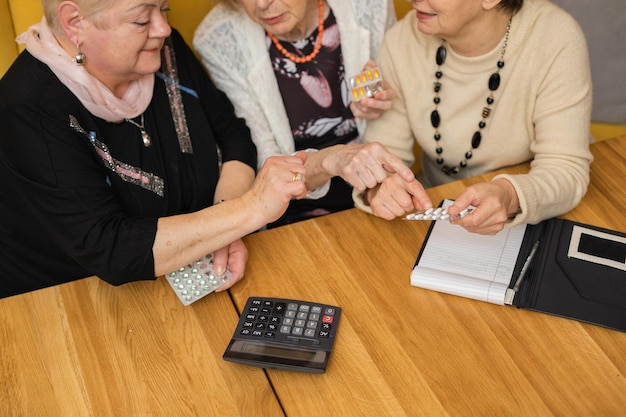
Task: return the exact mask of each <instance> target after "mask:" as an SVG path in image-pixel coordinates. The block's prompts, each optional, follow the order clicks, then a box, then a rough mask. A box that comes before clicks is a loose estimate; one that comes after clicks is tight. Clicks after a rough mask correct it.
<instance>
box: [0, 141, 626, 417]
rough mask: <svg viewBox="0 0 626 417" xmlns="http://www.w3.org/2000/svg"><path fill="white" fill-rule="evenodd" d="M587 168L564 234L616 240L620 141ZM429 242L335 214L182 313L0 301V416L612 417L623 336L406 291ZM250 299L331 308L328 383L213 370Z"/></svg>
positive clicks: (91, 295)
mask: <svg viewBox="0 0 626 417" xmlns="http://www.w3.org/2000/svg"><path fill="white" fill-rule="evenodd" d="M592 150H593V153H594V156H595V161H594V163H593V164H592V170H591V186H590V187H589V191H588V193H587V195H586V197H585V198H584V200H583V202H582V203H581V204H580V205H579V206H578V207H577V208H576V209H574V210H573V211H572V212H570V213H567V214H566V215H565V216H564V217H566V218H568V219H571V220H577V221H581V222H585V223H590V224H595V225H597V226H601V227H607V228H612V229H616V230H620V231H623V232H626V222H625V221H624V213H625V212H626V193H624V190H625V188H624V178H626V136H624V137H621V138H616V139H610V140H607V141H603V142H600V143H597V144H594V145H593V147H592ZM527 169H528V166H527V165H522V166H517V167H512V168H508V169H507V170H506V171H507V172H525V171H526V170H527ZM493 175H495V173H491V174H489V175H485V176H482V177H479V178H473V179H469V180H465V181H462V182H455V183H451V184H448V185H445V186H441V187H436V188H432V189H430V190H429V194H430V195H431V197H432V199H433V201H438V200H440V199H443V198H455V197H456V196H457V195H458V194H459V193H460V192H461V191H462V190H463V188H464V187H465V186H466V185H468V184H470V183H473V182H476V181H479V180H485V179H489V178H491V177H492V176H493ZM428 226H429V224H428V222H405V221H401V220H394V221H386V220H382V219H379V218H376V217H374V216H371V215H368V214H366V213H363V212H360V211H358V210H348V211H344V212H341V213H337V214H333V215H329V216H324V217H320V218H317V219H314V220H309V221H305V222H301V223H296V224H293V225H290V226H286V227H282V228H278V229H273V230H268V231H263V232H259V233H256V234H253V235H250V236H248V237H246V238H245V242H246V244H247V245H248V248H249V252H250V259H249V263H248V266H247V270H246V277H245V279H244V280H242V281H241V282H240V283H238V284H237V285H236V286H235V287H234V288H232V289H231V290H230V291H229V292H230V294H229V293H217V294H211V295H209V296H207V297H205V298H204V299H202V300H201V301H198V302H197V303H194V304H192V305H191V306H189V307H184V306H183V305H182V304H181V303H180V302H179V301H178V299H177V298H176V297H175V296H174V294H172V292H171V289H170V287H169V286H168V284H167V283H166V282H165V281H164V279H163V278H160V279H158V280H157V281H154V282H151V281H148V282H137V283H132V284H127V285H124V286H120V287H112V286H110V285H108V284H106V283H105V282H103V281H101V280H98V279H97V278H94V277H92V278H87V279H83V280H79V281H75V282H72V283H68V284H64V285H60V286H55V287H51V288H47V289H43V290H39V291H35V292H31V293H27V294H22V295H18V296H14V297H9V298H5V299H2V300H0V346H2V348H1V349H0V381H2V382H1V384H2V389H0V416H3V417H25V416H26V417H33V416H34V417H38V416H45V417H56V416H59V417H61V416H62V417H73V416H77V417H78V416H80V417H85V416H98V417H99V416H132V417H135V416H150V417H154V416H176V417H178V416H220V417H222V416H233V417H235V416H243V417H254V416H263V417H275V416H285V415H286V416H293V417H308V416H312V417H313V416H315V417H318V416H322V415H323V416H341V417H352V416H354V417H357V416H359V417H360V416H366V417H371V416H375V417H384V416H390V417H402V416H410V417H415V416H429V417H433V416H450V417H452V416H463V417H468V416H503V415H523V416H525V417H532V416H568V417H569V416H574V415H575V416H602V417H606V416H609V417H611V416H623V415H624V410H626V377H625V376H626V355H625V354H624V352H626V333H622V332H617V331H611V330H607V329H604V328H601V327H598V326H593V325H589V324H584V323H580V322H578V321H574V320H568V319H564V318H559V317H554V316H550V315H547V314H541V313H535V312H531V311H524V310H519V309H516V308H513V307H504V306H497V305H492V304H489V303H484V302H480V301H474V300H470V299H466V298H462V297H455V296H452V295H447V294H442V293H437V292H433V291H428V290H424V289H420V288H416V287H412V286H411V285H410V280H409V275H410V271H411V269H412V267H413V264H414V262H415V258H416V256H417V253H418V252H419V249H420V247H421V245H422V242H423V240H424V237H425V234H426V232H427V230H428ZM249 296H268V297H272V296H275V297H282V298H295V299H303V300H311V301H319V302H324V303H328V304H335V305H338V306H341V307H342V308H343V315H342V321H341V324H340V328H339V333H338V339H337V341H336V343H335V351H334V353H333V356H332V357H331V360H330V363H329V367H328V370H327V372H326V373H325V374H321V375H318V374H305V373H296V372H285V371H278V370H268V371H267V372H264V371H263V370H262V369H260V368H255V367H250V366H246V365H239V364H235V363H231V362H225V361H223V360H222V354H223V352H224V350H225V348H226V346H227V344H228V342H229V340H230V337H231V335H232V332H233V330H234V327H235V325H236V323H237V319H238V312H239V311H240V310H241V309H242V308H243V306H244V304H245V301H246V300H247V298H248V297H249ZM233 301H234V303H233Z"/></svg>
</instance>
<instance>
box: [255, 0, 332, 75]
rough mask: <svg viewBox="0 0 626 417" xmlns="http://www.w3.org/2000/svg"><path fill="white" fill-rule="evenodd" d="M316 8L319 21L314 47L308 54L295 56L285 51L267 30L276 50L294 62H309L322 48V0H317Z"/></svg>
mask: <svg viewBox="0 0 626 417" xmlns="http://www.w3.org/2000/svg"><path fill="white" fill-rule="evenodd" d="M317 8H318V9H319V23H318V25H317V40H316V41H315V48H313V52H311V53H310V54H308V55H307V56H295V55H294V54H292V53H290V52H289V51H287V50H286V49H285V48H284V47H283V45H281V43H280V41H279V40H278V38H276V36H274V35H273V34H271V33H269V32H267V36H269V37H270V39H271V40H272V43H273V44H274V46H275V47H276V49H278V51H279V52H280V53H281V54H283V55H284V56H285V57H287V58H289V59H290V60H292V61H293V62H295V63H296V64H304V63H306V62H311V61H312V60H313V58H315V57H316V56H317V54H318V53H319V51H320V49H322V39H323V38H324V0H317Z"/></svg>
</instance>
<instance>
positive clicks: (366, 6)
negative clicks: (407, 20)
mask: <svg viewBox="0 0 626 417" xmlns="http://www.w3.org/2000/svg"><path fill="white" fill-rule="evenodd" d="M328 4H329V5H330V7H331V8H332V9H333V12H334V13H335V14H336V15H340V16H342V15H346V14H351V15H353V16H354V19H355V20H356V21H357V23H358V24H359V25H360V26H363V27H367V28H369V29H376V28H377V26H380V27H381V28H382V29H384V27H385V25H386V22H387V21H388V17H389V16H387V15H388V14H389V13H395V12H394V8H393V2H392V1H391V0H350V1H346V0H334V1H333V0H328ZM394 18H395V16H394ZM372 25H375V27H372Z"/></svg>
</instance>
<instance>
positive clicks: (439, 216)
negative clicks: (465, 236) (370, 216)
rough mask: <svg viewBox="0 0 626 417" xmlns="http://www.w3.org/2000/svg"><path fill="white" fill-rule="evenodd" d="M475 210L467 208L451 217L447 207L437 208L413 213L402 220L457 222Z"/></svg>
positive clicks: (471, 207) (470, 207)
mask: <svg viewBox="0 0 626 417" xmlns="http://www.w3.org/2000/svg"><path fill="white" fill-rule="evenodd" d="M475 209H476V207H474V206H469V207H468V208H466V209H465V210H461V212H460V213H459V214H458V215H456V216H452V215H451V214H449V213H448V208H447V207H446V208H442V207H437V208H435V209H432V208H431V209H428V210H419V211H416V212H415V213H411V214H409V215H407V216H405V217H403V218H402V220H443V221H450V220H458V219H462V218H463V217H465V216H467V215H468V214H470V213H471V212H473V211H474V210H475Z"/></svg>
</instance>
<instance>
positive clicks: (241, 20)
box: [193, 3, 253, 46]
mask: <svg viewBox="0 0 626 417" xmlns="http://www.w3.org/2000/svg"><path fill="white" fill-rule="evenodd" d="M250 23H253V22H251V21H250V19H249V18H248V16H247V15H246V13H245V12H244V11H243V10H242V9H232V8H230V7H228V6H226V5H225V4H223V3H219V4H217V5H216V6H215V7H213V8H212V9H211V11H210V12H209V14H207V15H206V16H205V17H204V19H202V21H201V22H200V24H199V25H198V27H197V28H196V31H195V33H194V37H193V44H194V46H197V45H202V44H204V43H206V42H208V41H211V40H212V39H216V38H223V37H224V36H235V35H234V34H235V33H236V32H237V31H238V29H241V28H242V27H249V25H250Z"/></svg>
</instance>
